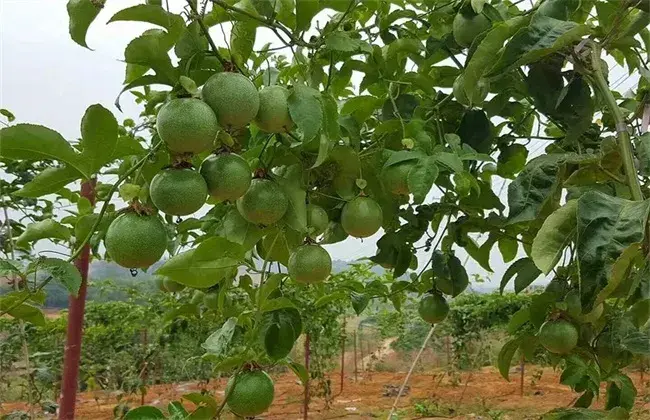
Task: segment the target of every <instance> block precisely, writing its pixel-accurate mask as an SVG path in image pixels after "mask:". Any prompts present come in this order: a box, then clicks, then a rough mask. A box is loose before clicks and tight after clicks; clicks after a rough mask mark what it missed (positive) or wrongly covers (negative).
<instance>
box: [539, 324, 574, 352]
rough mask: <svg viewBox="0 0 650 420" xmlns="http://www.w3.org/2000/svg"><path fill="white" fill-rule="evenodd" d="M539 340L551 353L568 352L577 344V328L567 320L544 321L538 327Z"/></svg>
mask: <svg viewBox="0 0 650 420" xmlns="http://www.w3.org/2000/svg"><path fill="white" fill-rule="evenodd" d="M539 342H540V343H541V344H542V346H544V348H545V349H546V350H548V351H550V352H551V353H555V354H568V353H571V351H572V350H573V349H574V348H575V347H576V346H577V345H578V329H577V328H576V327H575V326H574V325H573V324H572V323H570V322H568V321H564V320H557V321H546V322H545V323H544V324H543V325H542V327H541V328H540V329H539Z"/></svg>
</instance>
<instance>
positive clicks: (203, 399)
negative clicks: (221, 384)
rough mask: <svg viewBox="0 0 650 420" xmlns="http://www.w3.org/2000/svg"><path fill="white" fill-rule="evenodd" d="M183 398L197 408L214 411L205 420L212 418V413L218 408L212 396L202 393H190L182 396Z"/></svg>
mask: <svg viewBox="0 0 650 420" xmlns="http://www.w3.org/2000/svg"><path fill="white" fill-rule="evenodd" d="M183 398H184V399H186V400H188V401H189V402H191V403H193V404H194V405H196V406H197V407H198V406H203V407H208V408H211V409H212V410H214V411H213V414H212V416H208V417H205V418H212V417H213V416H214V413H216V410H217V407H219V404H218V403H217V400H215V399H214V397H213V396H211V395H209V394H204V393H202V392H190V393H189V394H184V395H183Z"/></svg>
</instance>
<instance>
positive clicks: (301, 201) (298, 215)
mask: <svg viewBox="0 0 650 420" xmlns="http://www.w3.org/2000/svg"><path fill="white" fill-rule="evenodd" d="M276 181H277V183H278V185H280V188H282V190H283V191H284V193H285V195H286V196H287V198H288V199H289V208H288V210H287V212H286V214H285V215H284V217H283V220H284V221H285V222H286V224H287V225H289V226H291V228H293V229H294V230H296V231H298V232H306V231H307V203H306V201H305V197H306V196H307V193H306V192H305V190H304V189H303V188H302V185H301V181H302V168H301V166H300V164H296V165H292V166H290V167H289V168H287V169H286V171H285V172H284V174H283V176H280V177H277V178H276Z"/></svg>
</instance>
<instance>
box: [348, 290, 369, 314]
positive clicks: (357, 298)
mask: <svg viewBox="0 0 650 420" xmlns="http://www.w3.org/2000/svg"><path fill="white" fill-rule="evenodd" d="M350 297H351V298H352V309H354V312H355V313H356V314H357V315H361V313H362V312H363V310H364V309H366V307H367V306H368V304H369V303H370V298H369V297H368V296H367V295H365V294H363V293H357V292H352V294H351V295H350Z"/></svg>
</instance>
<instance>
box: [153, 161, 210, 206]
mask: <svg viewBox="0 0 650 420" xmlns="http://www.w3.org/2000/svg"><path fill="white" fill-rule="evenodd" d="M149 195H150V196H151V201H152V202H153V204H154V205H155V206H156V207H157V208H158V210H160V211H162V212H163V213H165V214H170V215H173V216H185V215H188V214H192V213H194V212H196V211H197V210H199V209H200V208H201V207H203V204H204V203H205V198H206V197H207V196H208V186H207V185H206V183H205V180H204V179H203V177H202V176H201V174H199V173H198V172H197V171H195V170H193V169H174V168H170V169H163V170H162V171H160V172H158V173H157V174H156V176H154V177H153V179H152V180H151V187H150V190H149Z"/></svg>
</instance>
